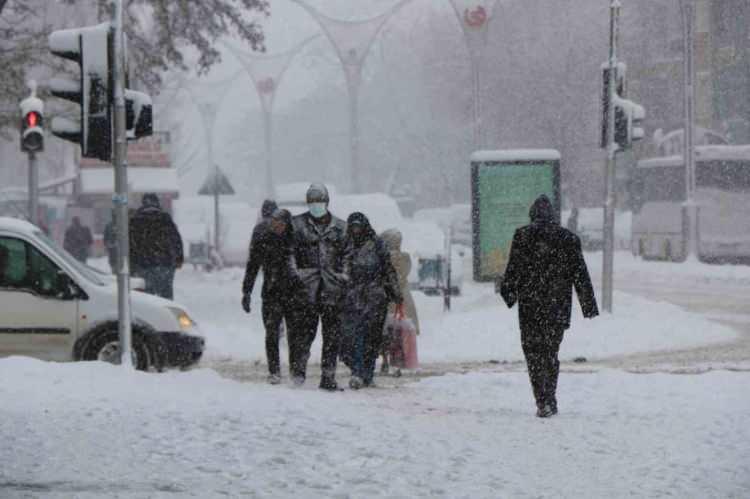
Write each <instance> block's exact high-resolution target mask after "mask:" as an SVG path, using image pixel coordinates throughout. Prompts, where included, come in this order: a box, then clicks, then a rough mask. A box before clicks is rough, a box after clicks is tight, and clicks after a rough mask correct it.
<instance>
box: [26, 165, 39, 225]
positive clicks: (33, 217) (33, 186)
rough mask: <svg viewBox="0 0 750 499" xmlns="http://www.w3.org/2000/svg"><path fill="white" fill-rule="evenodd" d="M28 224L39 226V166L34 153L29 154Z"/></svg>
mask: <svg viewBox="0 0 750 499" xmlns="http://www.w3.org/2000/svg"><path fill="white" fill-rule="evenodd" d="M28 195H29V199H28V202H29V222H31V223H33V224H34V225H39V164H38V161H37V158H36V153H34V152H30V153H29V193H28Z"/></svg>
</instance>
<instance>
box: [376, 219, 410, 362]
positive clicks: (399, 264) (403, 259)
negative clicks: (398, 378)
mask: <svg viewBox="0 0 750 499" xmlns="http://www.w3.org/2000/svg"><path fill="white" fill-rule="evenodd" d="M380 237H381V239H383V241H384V242H385V244H386V246H387V247H388V251H389V252H390V256H391V263H392V264H393V268H395V269H396V275H397V276H398V284H399V288H400V289H401V296H403V298H404V307H403V310H404V317H405V318H406V319H411V321H412V322H413V323H414V327H415V329H416V331H417V334H419V316H418V315H417V306H416V305H415V304H414V298H413V297H412V295H411V290H410V289H409V273H410V272H411V255H410V254H409V253H407V252H405V251H401V242H402V240H403V235H402V234H401V231H399V230H398V229H388V230H386V231H385V232H383V233H382V234H381V235H380ZM395 313H396V304H395V303H391V304H390V305H389V307H388V315H394V314H395ZM386 348H387V345H385V344H384V345H383V352H382V353H383V365H382V368H381V372H382V373H383V374H387V373H388V370H389V367H390V366H389V363H388V355H387V353H386Z"/></svg>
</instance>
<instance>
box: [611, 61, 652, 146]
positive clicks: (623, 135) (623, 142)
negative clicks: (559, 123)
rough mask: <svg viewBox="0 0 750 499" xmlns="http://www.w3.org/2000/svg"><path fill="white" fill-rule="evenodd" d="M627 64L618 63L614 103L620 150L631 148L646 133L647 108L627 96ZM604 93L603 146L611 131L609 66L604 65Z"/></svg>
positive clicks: (616, 137) (617, 140)
mask: <svg viewBox="0 0 750 499" xmlns="http://www.w3.org/2000/svg"><path fill="white" fill-rule="evenodd" d="M626 71H627V66H626V65H625V64H624V63H619V64H618V65H617V71H616V74H615V80H616V87H615V95H614V99H613V104H614V108H615V144H617V145H618V146H619V148H620V150H624V149H629V148H630V147H632V146H633V142H635V141H637V140H641V139H642V138H643V137H644V135H645V133H644V131H643V128H642V123H643V119H644V118H645V117H646V110H645V109H644V108H643V106H641V105H639V104H636V103H635V102H633V101H631V100H628V99H626V98H625V95H626V93H627V80H626V78H625V74H626ZM602 75H603V85H602V88H603V94H602V109H603V112H602V126H601V130H602V137H601V147H603V148H604V147H607V143H608V139H609V137H608V131H609V111H610V110H609V66H608V65H602Z"/></svg>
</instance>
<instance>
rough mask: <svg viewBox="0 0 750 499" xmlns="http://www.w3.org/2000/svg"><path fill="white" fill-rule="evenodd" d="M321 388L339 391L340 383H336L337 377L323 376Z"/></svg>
mask: <svg viewBox="0 0 750 499" xmlns="http://www.w3.org/2000/svg"><path fill="white" fill-rule="evenodd" d="M320 389H321V390H326V391H329V392H335V391H338V389H339V385H338V383H336V379H335V378H332V377H330V376H323V377H322V378H320Z"/></svg>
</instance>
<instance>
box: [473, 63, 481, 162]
mask: <svg viewBox="0 0 750 499" xmlns="http://www.w3.org/2000/svg"><path fill="white" fill-rule="evenodd" d="M471 65H472V79H473V80H474V82H473V83H474V92H473V93H474V150H479V149H481V148H482V107H481V106H482V96H481V88H482V87H481V84H480V81H479V54H472V56H471Z"/></svg>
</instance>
